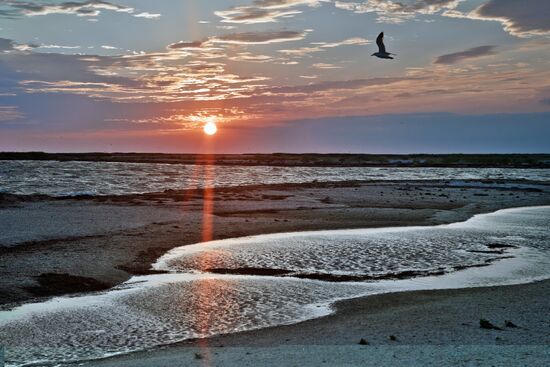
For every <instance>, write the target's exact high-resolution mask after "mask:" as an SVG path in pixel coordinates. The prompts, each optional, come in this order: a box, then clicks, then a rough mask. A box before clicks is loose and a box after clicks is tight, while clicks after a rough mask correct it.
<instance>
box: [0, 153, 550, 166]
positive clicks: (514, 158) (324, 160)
mask: <svg viewBox="0 0 550 367" xmlns="http://www.w3.org/2000/svg"><path fill="white" fill-rule="evenodd" d="M1 160H4V161H6V160H38V161H89V162H126V163H165V164H198V165H206V164H216V165H225V166H280V167H457V168H460V167H462V168H470V167H471V168H483V167H494V168H550V154H407V155H401V154H310V153H307V154H290V153H273V154H211V155H210V154H166V153H44V152H0V161H1Z"/></svg>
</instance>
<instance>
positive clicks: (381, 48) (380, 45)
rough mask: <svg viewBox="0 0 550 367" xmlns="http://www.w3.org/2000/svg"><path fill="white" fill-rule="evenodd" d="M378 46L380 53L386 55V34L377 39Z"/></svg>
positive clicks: (382, 33) (381, 33) (381, 34)
mask: <svg viewBox="0 0 550 367" xmlns="http://www.w3.org/2000/svg"><path fill="white" fill-rule="evenodd" d="M376 44H377V45H378V52H380V53H382V54H383V53H386V46H384V32H380V34H379V35H378V37H376Z"/></svg>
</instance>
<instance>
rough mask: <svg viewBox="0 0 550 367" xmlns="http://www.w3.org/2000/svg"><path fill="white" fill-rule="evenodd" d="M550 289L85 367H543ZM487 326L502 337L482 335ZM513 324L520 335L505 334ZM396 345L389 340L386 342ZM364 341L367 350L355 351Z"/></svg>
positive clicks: (384, 302) (383, 300)
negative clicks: (508, 322)
mask: <svg viewBox="0 0 550 367" xmlns="http://www.w3.org/2000/svg"><path fill="white" fill-rule="evenodd" d="M549 291H550V281H542V282H537V283H531V284H524V285H513V286H504V287H485V288H471V289H458V290H438V291H421V292H403V293H393V294H384V295H377V296H369V297H365V298H358V299H352V300H347V301H341V302H338V303H336V304H335V309H336V312H335V314H333V315H330V316H327V317H323V318H319V319H314V320H309V321H305V322H302V323H299V324H294V325H288V326H279V327H274V328H268V329H263V330H255V331H250V332H244V333H238V334H232V335H224V336H220V337H214V338H210V339H204V340H196V341H192V342H188V343H185V344H180V345H176V346H170V347H166V348H162V349H157V350H151V351H147V352H141V353H135V354H130V355H128V356H122V357H118V358H116V357H115V358H112V359H107V360H104V361H97V362H94V363H90V364H88V365H90V366H98V367H99V366H113V367H115V366H116V367H118V366H130V365H131V366H139V367H142V366H143V367H149V366H205V365H212V366H218V365H219V366H254V365H266V366H280V365H288V366H318V365H328V366H353V365H362V366H380V365H382V366H390V365H395V364H399V365H407V366H426V365H434V366H435V365H456V366H485V365H487V366H546V365H547V364H548V358H549V357H550V351H549V348H548V345H549V343H550V332H549V330H548V325H549V322H550V317H549V315H550V312H549V311H550V309H549V305H548V296H547V295H548V292H549ZM480 318H486V319H489V320H491V321H493V322H494V323H495V324H498V325H500V326H502V328H503V330H487V329H482V328H480V327H479V319H480ZM505 320H511V321H513V322H514V324H517V326H518V327H517V328H510V327H508V328H506V327H504V326H503V325H504V321H505ZM392 335H393V336H395V339H396V340H391V339H390V336H392ZM361 339H365V340H366V341H367V342H368V345H360V344H359V342H360V340H361Z"/></svg>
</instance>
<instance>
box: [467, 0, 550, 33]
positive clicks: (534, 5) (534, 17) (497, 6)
mask: <svg viewBox="0 0 550 367" xmlns="http://www.w3.org/2000/svg"><path fill="white" fill-rule="evenodd" d="M473 14H474V15H475V16H476V17H478V18H481V19H488V20H498V21H500V22H502V23H503V24H504V27H505V29H506V30H507V31H508V32H510V33H511V34H514V35H518V36H524V35H533V34H550V1H548V0H521V1H518V0H489V1H488V2H487V3H485V4H483V5H481V6H480V7H479V8H477V9H476V10H475V11H474V12H473Z"/></svg>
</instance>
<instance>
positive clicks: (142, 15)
mask: <svg viewBox="0 0 550 367" xmlns="http://www.w3.org/2000/svg"><path fill="white" fill-rule="evenodd" d="M134 17H136V18H146V19H158V18H160V17H161V14H152V13H148V12H143V13H138V14H135V15H134Z"/></svg>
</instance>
